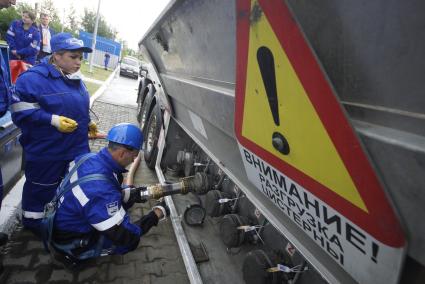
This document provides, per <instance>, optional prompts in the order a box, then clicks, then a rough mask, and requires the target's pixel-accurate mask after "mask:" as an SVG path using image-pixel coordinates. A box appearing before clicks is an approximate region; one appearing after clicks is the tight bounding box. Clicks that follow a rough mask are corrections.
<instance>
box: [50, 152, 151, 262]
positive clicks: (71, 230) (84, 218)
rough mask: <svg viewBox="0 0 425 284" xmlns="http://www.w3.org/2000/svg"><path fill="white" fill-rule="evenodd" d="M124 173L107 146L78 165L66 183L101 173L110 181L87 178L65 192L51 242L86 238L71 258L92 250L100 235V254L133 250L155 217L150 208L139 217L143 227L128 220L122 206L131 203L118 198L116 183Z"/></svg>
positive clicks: (124, 208) (117, 183) (118, 182)
mask: <svg viewBox="0 0 425 284" xmlns="http://www.w3.org/2000/svg"><path fill="white" fill-rule="evenodd" d="M78 160H79V158H77V159H76V160H75V163H76V162H77V161H78ZM73 164H74V163H71V165H70V168H71V167H72V166H73ZM124 172H126V170H125V168H123V167H122V166H120V165H119V164H118V163H117V162H115V161H114V160H113V159H112V156H111V154H110V153H109V151H108V149H107V148H103V149H102V150H101V151H100V152H99V153H97V154H96V155H95V156H93V157H90V158H89V159H88V160H87V161H85V162H84V163H83V164H81V166H80V167H79V168H78V170H77V172H76V173H75V174H74V175H73V176H72V177H71V179H70V182H75V181H77V180H78V179H81V178H82V177H84V176H87V175H91V174H103V175H105V176H107V177H110V178H111V180H96V181H89V182H86V183H82V184H80V185H79V186H76V187H74V188H73V189H72V190H69V191H68V192H67V193H65V195H64V196H63V198H62V199H60V203H59V207H58V209H57V211H56V217H55V221H54V230H53V240H54V242H56V243H60V244H67V243H71V242H73V241H74V242H75V240H77V241H76V243H78V244H79V243H82V242H81V241H78V240H79V239H84V240H89V242H88V243H89V244H88V245H87V247H84V248H76V250H75V252H73V253H74V257H78V255H79V254H82V253H84V252H86V251H88V250H93V248H94V247H95V246H96V245H97V244H98V243H97V240H98V239H99V237H100V236H101V235H102V236H103V238H104V241H103V244H102V249H103V253H104V254H124V253H126V252H129V251H131V250H134V249H135V248H136V247H137V245H138V243H139V239H140V237H141V236H142V235H143V234H144V233H146V231H148V230H149V229H150V227H152V226H155V225H157V224H158V217H157V216H156V215H155V213H154V212H153V211H152V212H150V213H149V214H147V215H146V216H144V217H143V218H142V219H143V220H144V221H142V222H143V223H145V226H140V224H139V225H137V221H136V222H135V223H134V224H132V223H130V217H129V215H128V214H127V212H126V209H128V208H130V207H131V206H132V205H133V204H131V202H128V203H125V202H124V201H122V197H121V186H120V182H121V181H122V173H124ZM133 203H134V202H133ZM142 228H144V229H145V231H143V229H142ZM77 259H78V258H77Z"/></svg>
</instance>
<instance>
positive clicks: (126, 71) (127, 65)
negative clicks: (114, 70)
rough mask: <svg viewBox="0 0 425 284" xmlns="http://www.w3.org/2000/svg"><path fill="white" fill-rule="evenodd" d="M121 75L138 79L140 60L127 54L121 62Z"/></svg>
mask: <svg viewBox="0 0 425 284" xmlns="http://www.w3.org/2000/svg"><path fill="white" fill-rule="evenodd" d="M120 75H123V76H128V77H132V78H134V79H137V78H138V77H139V60H138V59H137V58H134V57H129V56H126V57H124V58H123V59H122V60H121V63H120Z"/></svg>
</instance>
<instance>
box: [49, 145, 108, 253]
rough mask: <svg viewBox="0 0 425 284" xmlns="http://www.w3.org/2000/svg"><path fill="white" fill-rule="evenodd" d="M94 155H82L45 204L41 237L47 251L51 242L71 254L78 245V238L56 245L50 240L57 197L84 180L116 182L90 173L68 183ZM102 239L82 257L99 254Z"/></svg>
mask: <svg viewBox="0 0 425 284" xmlns="http://www.w3.org/2000/svg"><path fill="white" fill-rule="evenodd" d="M94 155H96V154H94V153H89V154H86V155H84V156H83V157H81V159H80V160H79V161H78V162H77V163H76V164H75V165H74V167H73V168H72V169H71V170H70V171H69V173H68V174H67V175H66V176H65V178H64V179H63V181H62V182H61V184H60V186H59V188H58V190H57V192H56V196H55V197H54V198H53V200H52V201H51V202H49V203H48V204H46V206H45V209H44V218H43V221H42V223H43V227H44V229H45V232H46V233H47V236H45V237H44V238H43V242H44V245H45V248H46V250H47V251H49V246H50V244H53V245H54V246H55V247H57V248H59V249H61V250H63V251H64V252H65V253H68V254H70V255H72V251H71V250H72V249H74V248H76V247H78V245H80V244H79V240H78V244H76V242H72V243H71V244H69V245H58V244H54V243H53V242H52V236H53V225H54V220H55V215H56V210H57V208H58V201H59V199H60V198H61V197H62V196H63V195H64V194H65V193H67V192H68V191H69V190H71V189H72V188H74V187H75V186H77V185H80V184H82V183H86V182H89V181H99V180H107V181H112V182H114V183H115V182H116V181H115V180H113V179H112V178H111V177H108V176H106V175H104V174H91V175H87V176H84V177H82V178H80V179H77V180H76V181H74V182H72V183H69V180H70V179H71V177H72V175H73V174H74V173H75V172H76V171H77V169H78V168H79V167H80V166H81V165H82V164H83V163H84V162H85V161H87V159H88V158H90V157H92V156H94ZM103 240H104V238H103V236H101V237H100V238H99V240H98V243H97V244H96V247H95V249H94V250H90V252H87V253H84V254H85V256H84V258H88V257H93V256H98V255H100V253H101V250H102V245H103Z"/></svg>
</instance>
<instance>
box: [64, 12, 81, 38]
mask: <svg viewBox="0 0 425 284" xmlns="http://www.w3.org/2000/svg"><path fill="white" fill-rule="evenodd" d="M66 18H67V25H66V27H67V28H68V29H69V30H70V31H71V32H72V34H74V35H76V34H77V32H78V30H79V29H80V23H79V20H78V17H77V11H76V10H75V7H74V5H73V4H71V5H70V6H69V10H68V15H67V17H66Z"/></svg>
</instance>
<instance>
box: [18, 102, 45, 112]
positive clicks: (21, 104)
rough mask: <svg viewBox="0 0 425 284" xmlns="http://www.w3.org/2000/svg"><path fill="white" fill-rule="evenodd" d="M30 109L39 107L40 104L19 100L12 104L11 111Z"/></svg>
mask: <svg viewBox="0 0 425 284" xmlns="http://www.w3.org/2000/svg"><path fill="white" fill-rule="evenodd" d="M30 109H40V105H39V104H38V103H27V102H19V103H14V104H12V112H18V111H24V110H30Z"/></svg>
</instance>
